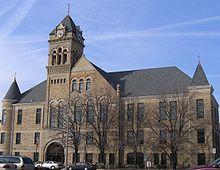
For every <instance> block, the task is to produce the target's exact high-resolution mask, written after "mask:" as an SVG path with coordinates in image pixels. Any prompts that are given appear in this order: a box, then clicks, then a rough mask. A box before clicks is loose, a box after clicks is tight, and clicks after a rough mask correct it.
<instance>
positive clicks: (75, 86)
mask: <svg viewBox="0 0 220 170" xmlns="http://www.w3.org/2000/svg"><path fill="white" fill-rule="evenodd" d="M72 91H77V81H76V80H73V81H72Z"/></svg>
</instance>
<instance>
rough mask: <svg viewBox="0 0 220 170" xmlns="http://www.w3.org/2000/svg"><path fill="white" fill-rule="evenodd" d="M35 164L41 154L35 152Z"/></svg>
mask: <svg viewBox="0 0 220 170" xmlns="http://www.w3.org/2000/svg"><path fill="white" fill-rule="evenodd" d="M33 161H34V162H38V161H39V152H34V160H33Z"/></svg>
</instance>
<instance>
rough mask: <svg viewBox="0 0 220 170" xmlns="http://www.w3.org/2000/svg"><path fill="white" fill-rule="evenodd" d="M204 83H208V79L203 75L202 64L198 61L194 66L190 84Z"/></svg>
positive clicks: (202, 84) (203, 84)
mask: <svg viewBox="0 0 220 170" xmlns="http://www.w3.org/2000/svg"><path fill="white" fill-rule="evenodd" d="M206 85H209V81H208V79H207V77H206V75H205V72H204V70H203V68H202V65H201V64H200V63H199V64H198V66H197V68H196V71H195V74H194V76H193V80H192V83H191V86H206Z"/></svg>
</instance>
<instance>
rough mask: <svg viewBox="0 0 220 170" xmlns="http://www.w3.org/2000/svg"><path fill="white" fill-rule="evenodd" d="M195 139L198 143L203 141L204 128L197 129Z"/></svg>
mask: <svg viewBox="0 0 220 170" xmlns="http://www.w3.org/2000/svg"><path fill="white" fill-rule="evenodd" d="M197 141H198V143H205V129H198V130H197Z"/></svg>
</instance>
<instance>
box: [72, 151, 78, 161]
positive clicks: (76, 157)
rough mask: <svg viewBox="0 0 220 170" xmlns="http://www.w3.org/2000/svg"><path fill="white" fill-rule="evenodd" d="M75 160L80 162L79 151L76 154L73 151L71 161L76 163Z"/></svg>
mask: <svg viewBox="0 0 220 170" xmlns="http://www.w3.org/2000/svg"><path fill="white" fill-rule="evenodd" d="M76 162H80V153H77V156H76V154H75V153H73V162H72V163H76Z"/></svg>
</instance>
